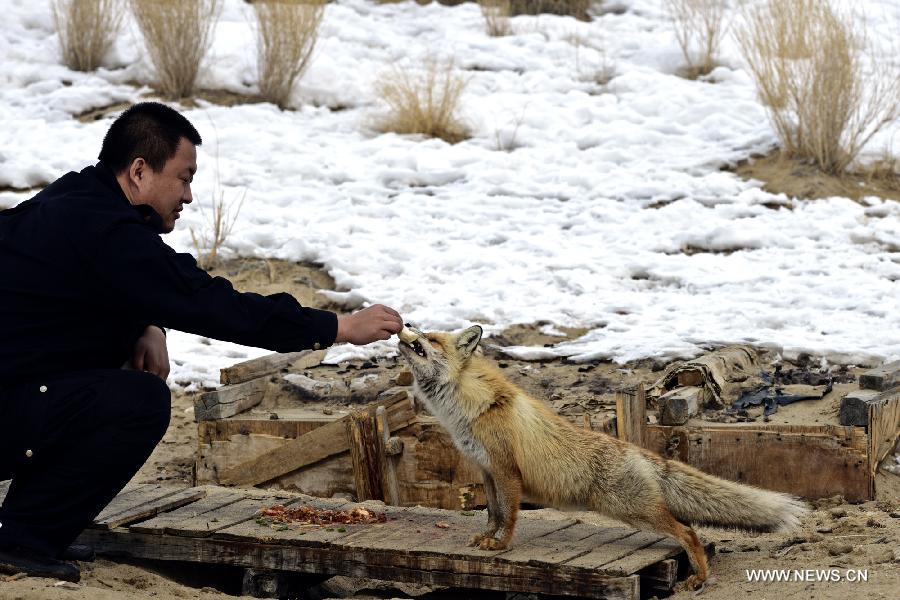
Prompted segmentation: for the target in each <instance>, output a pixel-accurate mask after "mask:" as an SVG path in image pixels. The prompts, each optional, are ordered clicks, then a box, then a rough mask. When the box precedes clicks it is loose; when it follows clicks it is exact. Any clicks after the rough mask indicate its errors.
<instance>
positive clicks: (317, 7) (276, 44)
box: [253, 0, 328, 108]
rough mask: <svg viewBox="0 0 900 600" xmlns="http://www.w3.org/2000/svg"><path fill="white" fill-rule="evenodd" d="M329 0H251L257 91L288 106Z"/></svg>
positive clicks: (315, 38)
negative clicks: (254, 21)
mask: <svg viewBox="0 0 900 600" xmlns="http://www.w3.org/2000/svg"><path fill="white" fill-rule="evenodd" d="M327 1H328V0H263V1H259V0H257V2H254V3H253V10H254V12H255V13H256V20H257V24H258V28H257V33H258V35H257V65H258V69H259V93H260V95H261V96H262V97H263V98H264V99H266V100H268V101H270V102H273V103H274V104H277V105H278V106H279V107H280V108H285V107H287V103H288V100H289V98H290V95H291V89H293V87H294V81H296V79H297V78H298V77H300V75H302V74H303V72H304V71H305V70H306V67H307V66H308V65H309V61H310V59H311V58H312V53H313V49H314V48H315V47H316V40H317V39H318V37H319V25H320V24H321V23H322V17H323V16H324V14H325V4H326V2H327Z"/></svg>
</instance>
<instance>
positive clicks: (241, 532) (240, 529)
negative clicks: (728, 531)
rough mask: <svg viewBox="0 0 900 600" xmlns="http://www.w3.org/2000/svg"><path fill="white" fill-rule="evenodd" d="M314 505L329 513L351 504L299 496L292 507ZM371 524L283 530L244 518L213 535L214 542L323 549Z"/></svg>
mask: <svg viewBox="0 0 900 600" xmlns="http://www.w3.org/2000/svg"><path fill="white" fill-rule="evenodd" d="M302 505H307V506H313V507H316V508H326V509H330V510H345V509H349V508H352V507H353V506H359V505H354V504H351V503H348V502H347V501H345V500H341V499H336V498H313V497H312V496H302V497H298V498H295V499H294V500H293V501H292V502H291V506H292V507H294V506H302ZM369 527H373V525H360V524H358V525H337V524H336V525H333V526H332V525H329V526H323V525H299V524H291V525H289V526H288V527H287V528H285V529H278V528H272V527H269V526H265V525H260V524H259V523H257V522H256V519H255V518H252V519H245V520H243V521H240V522H238V523H234V524H232V525H229V526H228V527H224V528H221V529H219V530H218V531H216V532H215V533H214V537H215V538H216V539H223V540H234V541H240V542H249V543H252V544H269V543H279V544H285V545H301V546H305V547H317V548H319V547H324V546H328V545H329V544H331V543H333V542H335V541H336V540H338V539H340V538H343V537H346V536H349V535H353V534H354V533H356V532H358V531H360V530H361V529H365V528H369Z"/></svg>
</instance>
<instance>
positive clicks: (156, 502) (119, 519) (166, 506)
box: [94, 488, 206, 529]
mask: <svg viewBox="0 0 900 600" xmlns="http://www.w3.org/2000/svg"><path fill="white" fill-rule="evenodd" d="M204 496H206V491H205V490H202V489H199V488H187V489H184V488H182V489H173V490H171V492H170V493H168V494H166V495H164V496H160V497H158V498H155V499H153V500H151V501H148V502H143V503H139V504H135V505H134V506H132V507H129V508H128V509H127V510H125V511H122V512H119V513H116V514H113V515H110V516H107V517H105V518H103V519H95V520H94V527H99V528H101V529H113V528H114V527H121V526H122V525H128V524H129V523H134V522H136V521H143V520H144V519H148V518H151V517H155V516H156V515H158V514H159V513H164V512H166V511H167V510H172V509H175V508H178V507H180V506H184V505H185V504H190V503H192V502H194V501H195V500H199V499H200V498H203V497H204Z"/></svg>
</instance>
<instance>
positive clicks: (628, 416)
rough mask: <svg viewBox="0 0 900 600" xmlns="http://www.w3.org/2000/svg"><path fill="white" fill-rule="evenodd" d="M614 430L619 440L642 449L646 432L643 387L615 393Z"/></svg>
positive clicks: (645, 397)
mask: <svg viewBox="0 0 900 600" xmlns="http://www.w3.org/2000/svg"><path fill="white" fill-rule="evenodd" d="M616 428H617V433H618V437H619V439H620V440H624V441H626V442H630V443H632V444H635V445H636V446H641V447H644V445H645V444H646V435H647V433H646V430H647V395H646V393H645V392H644V386H643V385H640V386H638V388H637V390H633V391H632V390H629V391H618V392H616Z"/></svg>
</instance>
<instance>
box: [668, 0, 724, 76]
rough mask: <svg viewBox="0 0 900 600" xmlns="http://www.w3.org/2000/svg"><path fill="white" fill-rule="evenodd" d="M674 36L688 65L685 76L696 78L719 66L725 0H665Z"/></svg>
mask: <svg viewBox="0 0 900 600" xmlns="http://www.w3.org/2000/svg"><path fill="white" fill-rule="evenodd" d="M666 5H667V6H668V9H669V14H670V16H671V17H672V21H673V23H674V25H675V37H676V38H677V40H678V45H679V46H680V47H681V53H682V54H683V55H684V60H685V61H686V62H687V70H686V75H687V76H688V77H689V78H691V79H696V78H697V77H699V76H701V75H706V74H708V73H709V72H710V71H712V70H713V69H714V68H715V66H716V55H717V54H718V53H719V45H720V44H721V43H722V35H723V33H724V32H725V29H726V28H727V27H726V23H725V10H726V8H727V6H726V0H666Z"/></svg>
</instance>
